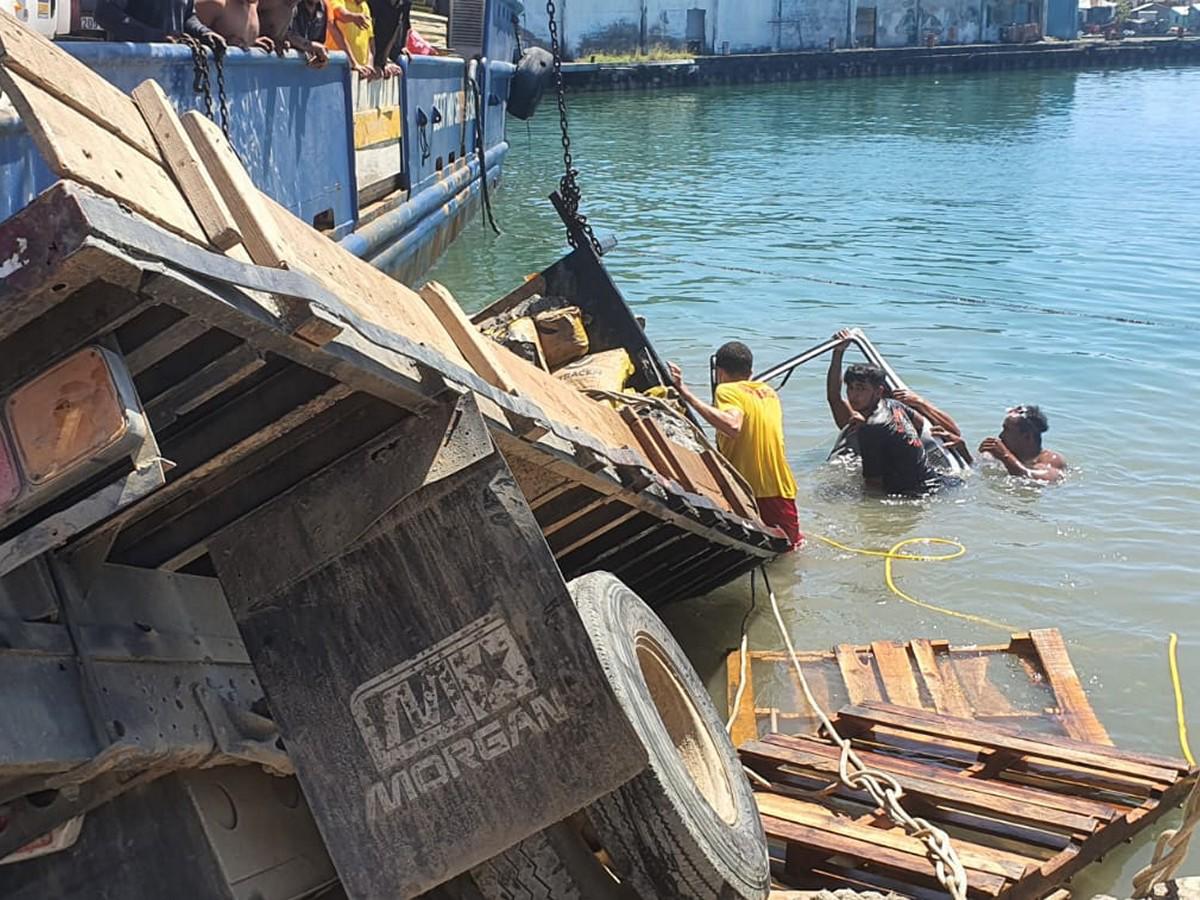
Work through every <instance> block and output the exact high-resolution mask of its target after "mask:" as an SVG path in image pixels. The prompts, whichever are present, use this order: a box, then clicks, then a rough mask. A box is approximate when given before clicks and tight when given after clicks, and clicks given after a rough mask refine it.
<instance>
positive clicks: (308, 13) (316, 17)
mask: <svg viewBox="0 0 1200 900" xmlns="http://www.w3.org/2000/svg"><path fill="white" fill-rule="evenodd" d="M328 28H329V13H328V10H326V8H325V0H300V2H299V3H298V4H296V12H295V13H293V14H292V25H291V28H290V29H289V30H288V33H287V42H288V44H289V45H290V46H292V47H295V48H296V49H297V50H299V51H300V52H301V53H303V54H304V58H305V59H306V60H308V64H309V65H310V66H312V67H313V68H314V69H319V68H321V67H322V66H323V65H325V63H327V62H329V52H328V50H327V48H326V47H325V34H326V32H327V31H328Z"/></svg>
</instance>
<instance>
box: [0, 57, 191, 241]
mask: <svg viewBox="0 0 1200 900" xmlns="http://www.w3.org/2000/svg"><path fill="white" fill-rule="evenodd" d="M93 77H97V78H98V77H99V76H96V75H94V74H93ZM0 87H2V88H3V89H4V93H6V94H7V95H8V97H9V99H11V100H12V101H13V105H14V106H16V108H17V112H18V113H19V114H20V116H21V121H22V122H23V123H24V125H25V127H26V128H27V129H28V130H29V134H30V136H31V137H32V138H33V142H34V144H36V145H37V149H38V152H39V153H40V154H41V156H42V159H43V160H44V161H45V163H46V165H47V166H48V167H49V169H50V171H52V172H53V173H54V174H55V175H57V176H58V177H59V178H65V179H70V180H72V181H78V182H79V183H80V184H85V185H87V186H88V187H90V188H93V189H94V190H96V191H99V192H100V193H101V194H104V195H106V196H109V197H112V198H114V199H116V200H119V201H121V202H122V203H125V204H126V205H128V206H129V207H130V208H131V209H134V210H137V211H138V212H140V213H141V214H142V215H144V216H146V217H147V218H148V219H151V220H152V221H154V222H157V223H158V224H159V225H161V226H163V227H164V228H166V229H168V230H170V231H173V232H175V233H176V234H179V235H182V236H183V237H185V238H187V239H189V240H192V241H195V242H197V243H200V244H205V243H207V242H208V239H207V238H206V237H205V235H204V230H203V229H202V228H201V227H200V223H199V222H197V221H196V217H195V215H194V214H193V213H192V208H191V207H190V206H188V204H187V201H186V200H185V199H184V198H183V195H182V194H181V193H180V192H179V188H177V187H176V186H175V182H174V181H173V180H172V179H171V176H170V175H169V174H167V171H166V169H164V168H163V167H162V165H161V163H159V162H154V161H152V160H151V159H149V158H147V157H146V155H145V154H143V153H141V152H140V151H138V150H135V149H134V148H133V147H131V146H130V145H129V144H127V143H125V142H124V141H122V140H121V139H120V138H119V137H118V136H117V135H116V134H114V132H113V131H112V128H111V126H109V127H102V126H100V125H98V124H97V123H96V122H94V121H93V120H92V119H90V118H88V117H87V116H84V115H83V114H82V113H80V112H79V111H78V110H76V109H73V108H72V107H70V106H67V105H66V104H65V103H63V102H62V101H61V100H59V99H58V98H57V97H54V96H52V95H51V94H49V93H47V92H46V91H44V90H42V89H41V88H40V87H37V86H36V85H34V84H33V83H31V82H29V81H26V80H25V79H24V78H22V77H21V76H20V75H18V74H16V72H14V71H12V70H11V69H0ZM130 103H131V104H132V101H130ZM134 112H135V113H137V110H136V108H135V109H134ZM139 118H140V114H139ZM143 125H144V123H143Z"/></svg>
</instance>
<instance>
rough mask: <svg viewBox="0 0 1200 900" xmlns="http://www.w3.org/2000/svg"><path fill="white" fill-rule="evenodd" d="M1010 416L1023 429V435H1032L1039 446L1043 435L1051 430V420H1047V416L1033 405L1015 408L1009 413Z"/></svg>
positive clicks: (1025, 404) (1026, 404)
mask: <svg viewBox="0 0 1200 900" xmlns="http://www.w3.org/2000/svg"><path fill="white" fill-rule="evenodd" d="M1008 415H1009V416H1010V417H1012V418H1014V419H1016V420H1017V427H1018V428H1020V429H1021V433H1022V434H1032V435H1033V437H1034V440H1036V441H1037V442H1038V444H1041V442H1042V435H1043V434H1045V433H1046V432H1047V431H1048V430H1049V429H1050V420H1049V419H1047V418H1046V414H1045V413H1044V412H1042V410H1041V408H1040V407H1038V406H1034V405H1033V404H1028V403H1024V404H1022V405H1020V406H1014V407H1013V408H1012V409H1010V410H1009V411H1008Z"/></svg>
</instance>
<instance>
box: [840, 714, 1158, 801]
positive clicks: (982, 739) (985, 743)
mask: <svg viewBox="0 0 1200 900" xmlns="http://www.w3.org/2000/svg"><path fill="white" fill-rule="evenodd" d="M906 712H907V710H904V709H901V708H898V707H894V706H888V705H886V704H881V703H870V702H869V701H868V702H866V703H864V704H863V705H861V706H855V707H850V708H847V709H843V710H840V711H839V712H838V718H839V719H845V720H848V721H850V722H854V723H858V724H862V725H867V726H870V727H873V726H875V725H890V726H892V727H894V728H903V729H906V730H909V731H915V732H919V733H924V734H929V735H934V736H937V737H939V738H951V739H952V740H956V741H962V742H964V743H969V744H975V745H977V746H979V747H981V748H983V749H994V750H1002V751H1008V752H1010V753H1019V754H1023V755H1025V756H1030V757H1035V758H1040V759H1045V760H1048V761H1051V762H1064V763H1071V764H1074V765H1077V766H1085V767H1087V768H1090V769H1095V770H1098V771H1101V772H1105V773H1115V774H1118V775H1121V776H1124V777H1126V778H1130V777H1132V778H1137V779H1145V780H1148V781H1151V782H1154V783H1158V784H1170V783H1171V782H1172V781H1173V780H1174V777H1175V774H1176V773H1175V772H1174V771H1171V770H1168V769H1163V768H1160V767H1158V766H1148V765H1145V764H1143V763H1139V762H1135V761H1133V760H1129V759H1124V758H1121V757H1120V755H1119V751H1118V753H1117V754H1116V755H1115V756H1114V755H1110V754H1108V753H1104V752H1096V751H1097V749H1098V748H1097V745H1093V744H1080V745H1079V746H1077V747H1071V746H1061V745H1052V744H1047V743H1044V742H1042V741H1038V740H1037V739H1036V738H1033V737H1030V736H1027V735H1023V734H1021V733H1020V732H1018V731H1016V730H1015V729H1011V728H1001V727H999V726H995V725H982V724H980V723H979V722H972V721H970V720H969V719H954V718H951V717H949V716H936V717H934V718H936V721H931V719H930V718H929V716H930V714H926V716H909V715H906ZM1100 749H1106V748H1100Z"/></svg>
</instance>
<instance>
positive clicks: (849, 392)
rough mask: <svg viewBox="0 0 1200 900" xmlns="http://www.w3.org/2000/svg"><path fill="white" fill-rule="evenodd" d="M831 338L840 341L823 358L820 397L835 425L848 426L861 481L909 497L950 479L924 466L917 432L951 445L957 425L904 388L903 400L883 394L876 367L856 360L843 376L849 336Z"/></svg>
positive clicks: (881, 377)
mask: <svg viewBox="0 0 1200 900" xmlns="http://www.w3.org/2000/svg"><path fill="white" fill-rule="evenodd" d="M834 337H837V338H841V339H842V343H841V344H839V345H838V346H837V347H836V348H834V351H833V356H832V359H830V361H829V372H828V374H827V375H826V379H825V394H826V399H827V401H828V403H829V410H830V412H832V413H833V419H834V421H835V422H836V423H837V426H838V428H840V429H849V431H850V432H852V433H853V434H854V436H855V438H856V439H857V442H858V453H859V457H860V458H861V459H862V475H863V481H865V482H866V484H867V486H868V487H872V488H877V489H880V490H882V491H883V492H884V493H887V494H907V495H910V496H911V495H919V494H926V493H929V492H930V491H934V490H937V489H938V488H940V487H943V486H944V485H946V484H948V483H950V479H949V477H948V476H946V475H945V474H944V473H941V472H939V471H938V470H937V469H936V468H934V466H933V465H931V464H930V461H929V457H928V454H927V453H926V450H925V442H924V440H923V439H922V433H923V432H925V431H926V428H927V427H928V428H929V429H930V431H932V432H933V433H937V434H939V436H941V435H944V438H945V439H946V440H948V441H949V442H951V443H956V442H961V440H962V437H961V432H960V431H959V428H958V425H957V424H956V423H955V422H954V420H953V419H952V418H950V416H949V415H947V414H946V413H944V412H942V411H941V410H940V409H938V408H937V407H935V406H933V405H932V404H930V403H928V402H927V401H926V400H925V399H924V398H922V397H919V396H918V395H916V394H912V393H909V392H904V393H903V395H902V396H903V397H904V399H905V400H907V401H908V402H904V401H902V400H901V399H900V398H896V397H893V396H889V395H890V393H891V392H890V390H889V389H888V386H887V378H886V376H885V375H884V372H883V370H882V369H880V368H879V367H877V366H873V365H868V364H866V363H856V364H854V365H852V366H850V367H849V368H847V369H846V372H845V376H844V377H843V375H842V360H843V358H844V355H845V351H846V348H847V347H848V346H849V344H850V337H851V335H850V332H849V331H845V330H843V331H839V332H838V333H837V334H836V335H834ZM843 382H844V383H845V386H846V396H845V397H844V398H843V396H842V384H843ZM910 404H911V405H910Z"/></svg>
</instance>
